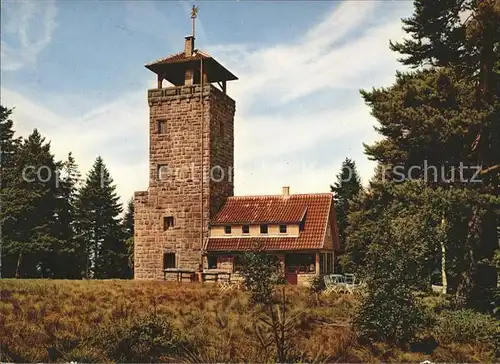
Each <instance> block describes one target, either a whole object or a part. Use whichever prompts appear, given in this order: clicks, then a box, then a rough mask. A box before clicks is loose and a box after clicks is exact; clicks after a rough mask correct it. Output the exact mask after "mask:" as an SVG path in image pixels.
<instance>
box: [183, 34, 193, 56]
mask: <svg viewBox="0 0 500 364" xmlns="http://www.w3.org/2000/svg"><path fill="white" fill-rule="evenodd" d="M193 51H194V37H193V36H192V35H188V36H187V37H186V40H185V41H184V54H185V55H186V57H191V56H192V55H193Z"/></svg>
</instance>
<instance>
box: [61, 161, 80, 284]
mask: <svg viewBox="0 0 500 364" xmlns="http://www.w3.org/2000/svg"><path fill="white" fill-rule="evenodd" d="M80 179H81V174H80V172H79V171H78V165H77V164H76V161H75V158H74V157H73V154H72V153H71V152H70V153H69V154H68V158H67V160H66V161H65V162H64V163H63V166H62V170H61V173H60V174H59V189H60V193H61V201H60V211H59V220H60V222H61V231H60V239H61V240H62V241H63V244H62V246H61V251H60V259H59V267H60V269H59V277H61V278H73V279H75V278H81V277H82V274H83V271H84V263H85V259H84V250H83V249H82V241H81V239H80V238H79V236H78V235H77V230H76V206H75V205H76V200H77V197H78V186H79V183H80Z"/></svg>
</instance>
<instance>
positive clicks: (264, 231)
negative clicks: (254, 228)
mask: <svg viewBox="0 0 500 364" xmlns="http://www.w3.org/2000/svg"><path fill="white" fill-rule="evenodd" d="M260 233H261V234H267V224H261V225H260Z"/></svg>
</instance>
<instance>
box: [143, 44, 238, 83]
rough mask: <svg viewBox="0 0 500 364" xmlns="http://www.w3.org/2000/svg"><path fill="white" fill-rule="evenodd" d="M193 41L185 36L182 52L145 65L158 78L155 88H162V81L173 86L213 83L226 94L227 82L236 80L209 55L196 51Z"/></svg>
mask: <svg viewBox="0 0 500 364" xmlns="http://www.w3.org/2000/svg"><path fill="white" fill-rule="evenodd" d="M194 40H195V39H194V37H193V36H187V37H186V39H185V42H184V51H183V52H179V53H175V54H173V55H170V56H168V57H166V58H162V59H159V60H156V61H154V62H151V63H148V64H146V68H147V69H149V70H150V71H152V72H154V73H156V75H157V77H158V84H157V88H158V89H161V88H163V80H166V81H168V82H169V83H171V84H172V85H173V86H189V85H199V84H202V83H203V84H208V83H214V84H218V85H219V88H220V89H221V90H222V92H224V93H226V90H227V81H233V80H237V79H238V78H237V77H236V76H235V75H234V74H232V73H231V72H230V71H229V70H228V69H226V68H225V67H224V66H222V65H221V64H220V63H219V62H217V61H216V60H215V59H214V58H213V57H212V56H211V55H210V54H208V53H206V52H203V51H200V50H198V49H196V48H195V46H194Z"/></svg>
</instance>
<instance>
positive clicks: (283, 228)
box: [280, 224, 286, 234]
mask: <svg viewBox="0 0 500 364" xmlns="http://www.w3.org/2000/svg"><path fill="white" fill-rule="evenodd" d="M280 234H286V225H284V224H282V225H280Z"/></svg>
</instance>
